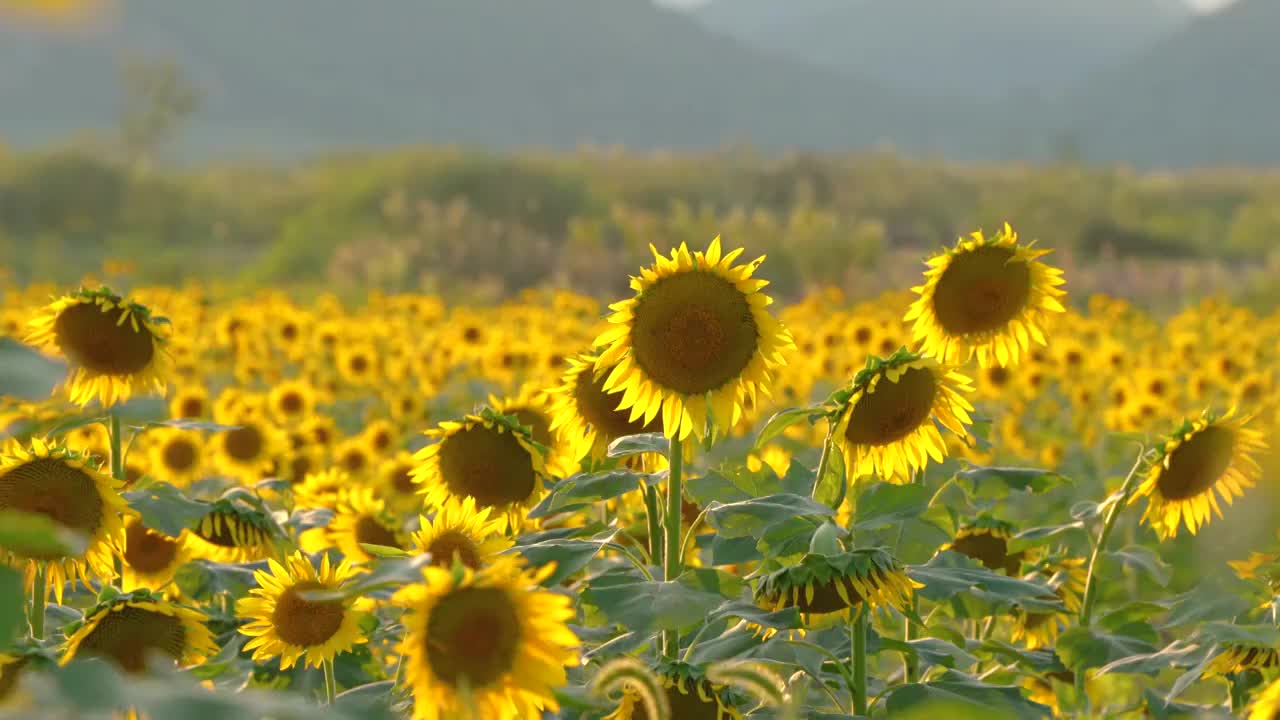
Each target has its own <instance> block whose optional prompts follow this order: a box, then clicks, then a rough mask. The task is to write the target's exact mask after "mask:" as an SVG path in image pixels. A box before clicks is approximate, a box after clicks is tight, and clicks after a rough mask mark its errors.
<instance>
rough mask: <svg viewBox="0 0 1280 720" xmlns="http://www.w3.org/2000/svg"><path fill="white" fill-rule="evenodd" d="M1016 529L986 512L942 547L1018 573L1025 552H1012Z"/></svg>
mask: <svg viewBox="0 0 1280 720" xmlns="http://www.w3.org/2000/svg"><path fill="white" fill-rule="evenodd" d="M1013 531H1014V527H1013V526H1012V525H1010V524H1009V523H1007V522H1003V521H1001V520H996V519H995V518H992V517H989V516H985V515H984V516H981V517H978V518H977V519H975V520H974V521H973V522H971V523H968V524H966V525H964V526H963V527H961V528H960V530H959V531H958V532H956V537H955V539H954V540H952V541H951V543H950V544H948V545H946V546H944V547H943V548H941V549H942V550H952V551H954V552H958V553H960V554H961V555H965V556H968V557H970V558H973V559H974V560H977V561H978V562H980V563H982V565H983V567H985V568H987V569H988V570H997V571H1000V572H1003V573H1004V574H1006V575H1017V574H1018V570H1019V568H1021V567H1022V560H1023V558H1024V557H1025V553H1023V552H1009V538H1011V537H1013Z"/></svg>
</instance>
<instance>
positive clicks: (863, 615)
mask: <svg viewBox="0 0 1280 720" xmlns="http://www.w3.org/2000/svg"><path fill="white" fill-rule="evenodd" d="M849 643H850V645H851V646H852V648H853V713H854V714H855V715H866V714H867V604H866V603H865V602H863V603H860V604H859V607H858V611H857V616H856V618H855V619H854V621H853V623H852V624H851V625H850V626H849Z"/></svg>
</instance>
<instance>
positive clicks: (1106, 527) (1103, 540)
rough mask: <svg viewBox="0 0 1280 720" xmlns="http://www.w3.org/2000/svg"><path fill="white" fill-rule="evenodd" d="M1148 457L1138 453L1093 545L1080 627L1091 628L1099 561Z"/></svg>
mask: <svg viewBox="0 0 1280 720" xmlns="http://www.w3.org/2000/svg"><path fill="white" fill-rule="evenodd" d="M1146 456H1147V451H1146V448H1145V447H1144V448H1143V449H1142V451H1141V452H1139V453H1138V459H1137V460H1135V461H1134V463H1133V467H1132V468H1130V469H1129V474H1128V475H1127V476H1126V477H1125V479H1124V484H1122V485H1121V486H1120V497H1119V499H1118V500H1116V503H1115V504H1114V505H1112V506H1111V508H1110V509H1109V510H1107V519H1106V520H1105V521H1104V522H1103V523H1102V531H1101V532H1099V533H1098V541H1097V542H1096V543H1094V545H1093V554H1092V555H1091V556H1090V557H1089V574H1088V575H1087V576H1086V578H1085V581H1084V601H1083V602H1081V603H1080V625H1081V626H1082V627H1089V620H1090V619H1092V618H1093V605H1094V603H1095V602H1097V599H1098V584H1097V579H1098V578H1097V570H1098V559H1099V558H1100V557H1102V553H1103V551H1104V550H1105V549H1106V547H1107V540H1108V539H1110V538H1111V531H1112V530H1113V529H1114V528H1115V526H1116V520H1117V519H1118V518H1119V517H1120V511H1121V510H1123V509H1124V506H1125V505H1127V504H1128V503H1129V493H1130V492H1132V491H1133V483H1134V480H1136V479H1137V477H1138V469H1139V468H1141V467H1142V461H1143V460H1144V459H1145V458H1146Z"/></svg>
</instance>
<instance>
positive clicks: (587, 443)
mask: <svg viewBox="0 0 1280 720" xmlns="http://www.w3.org/2000/svg"><path fill="white" fill-rule="evenodd" d="M567 362H568V369H567V370H566V371H565V373H564V376H563V377H562V378H561V384H560V385H559V386H558V387H556V388H554V389H552V390H551V391H549V393H548V394H549V395H550V398H551V416H552V420H551V430H552V432H554V433H555V434H556V435H557V436H558V437H560V438H562V442H564V443H565V444H566V445H568V446H570V447H572V448H573V450H572V451H571V453H570V454H571V455H572V456H573V457H574V458H575V460H581V459H582V458H583V457H586V456H590V457H591V458H592V459H594V460H601V459H603V458H604V457H605V452H606V451H607V450H608V448H609V443H611V442H613V441H614V440H617V439H618V438H620V437H626V436H627V435H639V434H641V433H652V432H662V424H661V421H660V420H659V419H658V418H656V417H655V418H653V419H651V420H650V421H649V422H648V423H646V422H644V421H643V420H642V419H641V418H636V419H635V420H632V419H631V413H630V412H629V411H627V410H618V409H617V405H618V396H617V395H610V394H608V393H606V392H605V389H604V383H605V379H606V378H607V377H608V374H609V369H608V368H605V369H603V370H597V369H596V366H595V364H596V356H595V355H592V354H589V353H588V354H582V355H577V356H574V357H571V358H569V359H568V361H567Z"/></svg>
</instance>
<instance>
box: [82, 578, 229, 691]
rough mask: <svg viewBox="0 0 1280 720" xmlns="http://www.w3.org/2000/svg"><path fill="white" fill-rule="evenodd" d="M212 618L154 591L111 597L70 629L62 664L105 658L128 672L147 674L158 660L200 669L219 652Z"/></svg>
mask: <svg viewBox="0 0 1280 720" xmlns="http://www.w3.org/2000/svg"><path fill="white" fill-rule="evenodd" d="M207 620H208V618H207V617H206V616H205V615H204V613H201V612H198V611H196V610H192V609H190V608H186V607H182V606H179V605H175V604H174V603H171V602H167V601H165V600H163V599H161V598H160V597H159V596H156V595H155V594H153V593H152V592H151V591H149V590H135V591H133V592H131V593H124V594H116V595H114V596H108V597H107V598H106V599H103V600H101V601H100V602H99V603H98V605H97V606H95V607H94V608H93V609H91V610H89V611H88V612H86V613H85V614H84V619H83V620H78V621H76V622H75V623H72V625H71V626H69V627H68V628H67V645H66V649H65V650H64V651H63V655H62V663H63V664H64V665H65V664H66V663H69V662H71V661H72V660H73V659H75V658H76V657H77V656H80V655H84V656H89V657H100V658H104V659H106V660H110V661H111V662H112V663H113V664H115V665H116V666H117V667H119V668H120V669H121V670H124V671H125V672H128V673H141V672H145V671H146V669H147V664H148V663H149V662H151V660H152V658H153V657H154V658H161V657H163V658H165V659H167V660H169V661H171V662H175V663H177V664H178V665H181V666H189V665H197V664H199V663H201V662H204V660H205V659H206V658H208V657H211V656H212V655H214V654H216V653H217V652H218V645H217V643H215V642H214V639H213V633H211V632H209V628H208V627H206V626H205V623H206V622H207Z"/></svg>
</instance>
